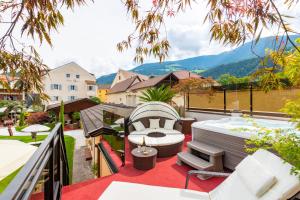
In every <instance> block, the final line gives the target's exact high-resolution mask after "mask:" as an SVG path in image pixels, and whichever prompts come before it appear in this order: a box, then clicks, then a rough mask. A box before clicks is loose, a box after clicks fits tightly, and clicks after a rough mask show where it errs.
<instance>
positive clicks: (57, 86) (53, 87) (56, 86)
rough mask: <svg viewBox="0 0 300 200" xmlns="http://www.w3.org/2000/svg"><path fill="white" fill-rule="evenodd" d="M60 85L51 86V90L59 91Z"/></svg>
mask: <svg viewBox="0 0 300 200" xmlns="http://www.w3.org/2000/svg"><path fill="white" fill-rule="evenodd" d="M61 88H62V87H61V84H51V90H61Z"/></svg>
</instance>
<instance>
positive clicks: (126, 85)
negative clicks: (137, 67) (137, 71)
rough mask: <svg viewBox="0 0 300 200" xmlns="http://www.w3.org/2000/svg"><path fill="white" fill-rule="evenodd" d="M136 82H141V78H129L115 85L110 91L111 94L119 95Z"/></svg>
mask: <svg viewBox="0 0 300 200" xmlns="http://www.w3.org/2000/svg"><path fill="white" fill-rule="evenodd" d="M135 80H139V81H141V80H140V78H139V77H138V76H134V77H131V78H128V79H126V80H124V81H121V82H119V83H117V84H115V85H114V86H113V87H112V88H111V89H110V91H109V94H112V93H118V92H125V91H126V90H127V89H128V88H129V87H130V86H131V85H132V83H133V82H134V81H135Z"/></svg>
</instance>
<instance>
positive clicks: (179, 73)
mask: <svg viewBox="0 0 300 200" xmlns="http://www.w3.org/2000/svg"><path fill="white" fill-rule="evenodd" d="M173 74H174V75H175V76H176V77H177V78H178V79H187V78H203V77H202V76H200V75H198V74H196V73H193V72H189V71H186V70H181V71H175V72H173Z"/></svg>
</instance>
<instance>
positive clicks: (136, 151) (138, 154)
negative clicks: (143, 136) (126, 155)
mask: <svg viewBox="0 0 300 200" xmlns="http://www.w3.org/2000/svg"><path fill="white" fill-rule="evenodd" d="M142 148H143V147H142ZM146 148H147V151H148V153H147V154H144V153H142V152H141V151H139V149H138V148H134V149H133V150H132V151H131V154H132V155H133V156H135V157H151V156H155V155H157V150H156V149H155V148H153V147H146Z"/></svg>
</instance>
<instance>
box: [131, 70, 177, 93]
mask: <svg viewBox="0 0 300 200" xmlns="http://www.w3.org/2000/svg"><path fill="white" fill-rule="evenodd" d="M169 76H173V77H175V78H177V77H176V76H174V75H173V74H172V73H170V74H166V75H162V76H156V77H154V78H150V79H148V80H146V81H142V82H139V83H136V84H134V85H133V86H132V87H130V89H131V90H137V89H142V88H147V87H153V86H156V85H157V84H159V83H160V82H161V81H163V80H165V79H166V78H168V77H169ZM177 79H178V78H177Z"/></svg>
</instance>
